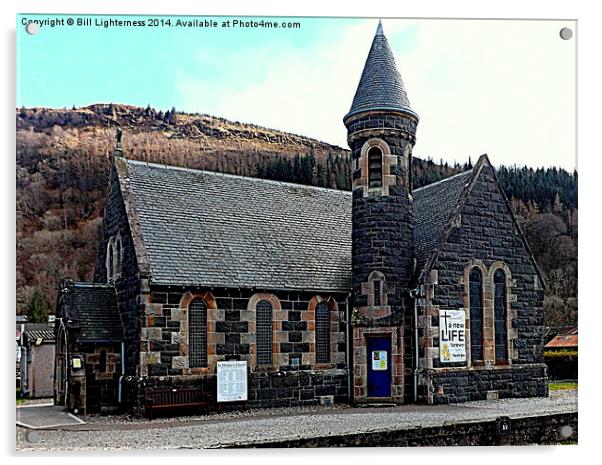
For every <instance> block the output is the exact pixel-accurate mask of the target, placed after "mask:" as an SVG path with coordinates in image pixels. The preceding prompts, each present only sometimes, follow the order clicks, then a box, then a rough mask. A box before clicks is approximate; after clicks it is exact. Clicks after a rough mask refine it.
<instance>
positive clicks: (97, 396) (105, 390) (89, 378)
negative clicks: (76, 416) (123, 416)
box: [83, 344, 121, 413]
mask: <svg viewBox="0 0 602 465" xmlns="http://www.w3.org/2000/svg"><path fill="white" fill-rule="evenodd" d="M86 348H87V349H88V350H89V352H85V353H83V358H84V364H85V370H86V413H94V412H103V413H105V412H112V411H115V410H117V408H118V390H119V378H120V377H121V347H120V345H119V344H94V345H93V346H88V347H86ZM103 352H104V355H103ZM103 358H104V363H103V360H102V359H103Z"/></svg>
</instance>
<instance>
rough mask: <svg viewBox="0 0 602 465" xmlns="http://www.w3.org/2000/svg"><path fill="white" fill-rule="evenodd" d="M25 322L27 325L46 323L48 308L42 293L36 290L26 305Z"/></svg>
mask: <svg viewBox="0 0 602 465" xmlns="http://www.w3.org/2000/svg"><path fill="white" fill-rule="evenodd" d="M27 321H28V322H29V323H47V322H48V306H47V305H46V301H45V300H44V295H43V294H42V291H40V290H39V289H36V290H35V291H34V292H33V294H32V295H31V298H30V299H29V302H28V304H27Z"/></svg>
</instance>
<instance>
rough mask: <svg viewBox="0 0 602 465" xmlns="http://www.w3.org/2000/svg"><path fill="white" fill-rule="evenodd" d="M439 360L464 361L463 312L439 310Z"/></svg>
mask: <svg viewBox="0 0 602 465" xmlns="http://www.w3.org/2000/svg"><path fill="white" fill-rule="evenodd" d="M439 360H440V361H441V362H442V363H456V362H465V361H466V314H465V313H464V310H439Z"/></svg>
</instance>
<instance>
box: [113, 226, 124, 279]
mask: <svg viewBox="0 0 602 465" xmlns="http://www.w3.org/2000/svg"><path fill="white" fill-rule="evenodd" d="M113 262H114V264H115V269H114V271H113V275H114V276H115V277H119V276H120V275H121V262H122V247H121V237H120V236H117V237H116V238H115V257H114V259H113Z"/></svg>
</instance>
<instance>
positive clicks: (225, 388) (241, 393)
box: [217, 361, 247, 402]
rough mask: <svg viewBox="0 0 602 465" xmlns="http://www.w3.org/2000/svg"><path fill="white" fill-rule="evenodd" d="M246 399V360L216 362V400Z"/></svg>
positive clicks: (236, 400)
mask: <svg viewBox="0 0 602 465" xmlns="http://www.w3.org/2000/svg"><path fill="white" fill-rule="evenodd" d="M243 400H247V362H245V361H229V362H217V401H218V402H238V401H243Z"/></svg>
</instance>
